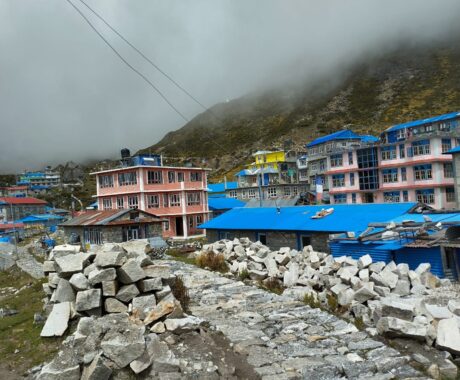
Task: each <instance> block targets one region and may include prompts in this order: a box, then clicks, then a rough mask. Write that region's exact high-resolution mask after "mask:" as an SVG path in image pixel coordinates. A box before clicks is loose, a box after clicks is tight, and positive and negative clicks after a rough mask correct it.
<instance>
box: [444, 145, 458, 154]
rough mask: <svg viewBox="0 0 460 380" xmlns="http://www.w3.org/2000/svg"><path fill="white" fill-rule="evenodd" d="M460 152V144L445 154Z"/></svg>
mask: <svg viewBox="0 0 460 380" xmlns="http://www.w3.org/2000/svg"><path fill="white" fill-rule="evenodd" d="M459 152H460V146H457V147H455V148H452V149H451V150H449V151H447V152H445V153H444V154H452V153H459Z"/></svg>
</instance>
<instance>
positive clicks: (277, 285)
mask: <svg viewBox="0 0 460 380" xmlns="http://www.w3.org/2000/svg"><path fill="white" fill-rule="evenodd" d="M262 286H263V288H265V289H266V290H268V291H270V292H272V293H275V294H283V292H284V289H285V288H284V286H283V284H282V283H281V281H280V280H278V279H277V278H275V277H269V278H267V279H266V280H264V281H263V282H262Z"/></svg>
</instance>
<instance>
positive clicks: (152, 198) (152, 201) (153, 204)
mask: <svg viewBox="0 0 460 380" xmlns="http://www.w3.org/2000/svg"><path fill="white" fill-rule="evenodd" d="M147 207H148V208H158V207H160V197H159V196H158V195H148V196H147Z"/></svg>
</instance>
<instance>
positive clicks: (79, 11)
mask: <svg viewBox="0 0 460 380" xmlns="http://www.w3.org/2000/svg"><path fill="white" fill-rule="evenodd" d="M66 1H67V2H68V3H69V4H70V5H71V6H72V7H73V8H74V9H75V10H76V11H77V12H78V13H79V14H80V16H81V17H83V19H84V20H85V21H86V22H87V23H88V25H89V26H90V27H91V29H93V30H94V31H95V32H96V34H97V35H98V36H99V37H100V38H101V39H102V40H103V41H104V42H105V43H106V45H107V46H108V47H110V49H112V51H113V52H114V53H115V54H116V55H117V57H118V58H120V59H121V60H122V61H123V62H124V63H125V65H126V66H128V67H129V68H130V69H131V70H132V71H134V72H135V73H136V74H137V75H139V76H140V77H141V78H142V79H143V80H144V81H145V82H147V83H148V84H149V85H150V87H152V88H153V89H154V90H155V91H156V92H157V93H158V94H159V95H160V96H161V97H162V98H163V100H164V101H165V102H166V103H168V105H169V106H170V107H171V108H172V109H173V110H174V111H175V112H176V113H177V114H178V115H179V116H180V117H181V118H182V119H184V120H185V121H186V122H188V121H189V120H188V119H187V118H186V117H185V116H184V115H183V114H182V113H181V112H180V111H179V110H178V109H177V108H176V107H175V106H174V104H172V103H171V102H170V101H169V100H168V98H166V96H165V95H164V94H163V93H162V92H161V91H160V90H159V89H158V88H157V87H156V86H155V85H154V84H153V83H152V82H151V81H150V80H149V79H148V78H147V77H146V76H145V75H144V74H142V73H141V72H140V71H139V70H137V69H136V68H135V67H134V66H132V65H131V64H130V63H129V62H128V61H127V60H126V59H125V58H124V57H123V56H122V55H121V54H120V53H119V52H118V51H117V49H115V48H114V47H113V46H112V45H111V44H110V42H109V41H108V40H107V39H106V38H105V37H104V36H103V35H102V34H101V33H100V32H99V31H98V30H97V29H96V27H95V26H94V25H93V24H92V23H91V21H89V19H88V18H87V17H86V16H85V15H84V13H83V12H82V11H81V10H80V9H79V8H78V7H77V6H76V5H75V4H74V3H72V2H71V1H70V0H66Z"/></svg>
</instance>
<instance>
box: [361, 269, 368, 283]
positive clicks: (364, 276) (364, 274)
mask: <svg viewBox="0 0 460 380" xmlns="http://www.w3.org/2000/svg"><path fill="white" fill-rule="evenodd" d="M358 276H359V278H360V279H361V281H366V282H367V281H369V269H367V268H365V269H361V270H360V271H359V273H358Z"/></svg>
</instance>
